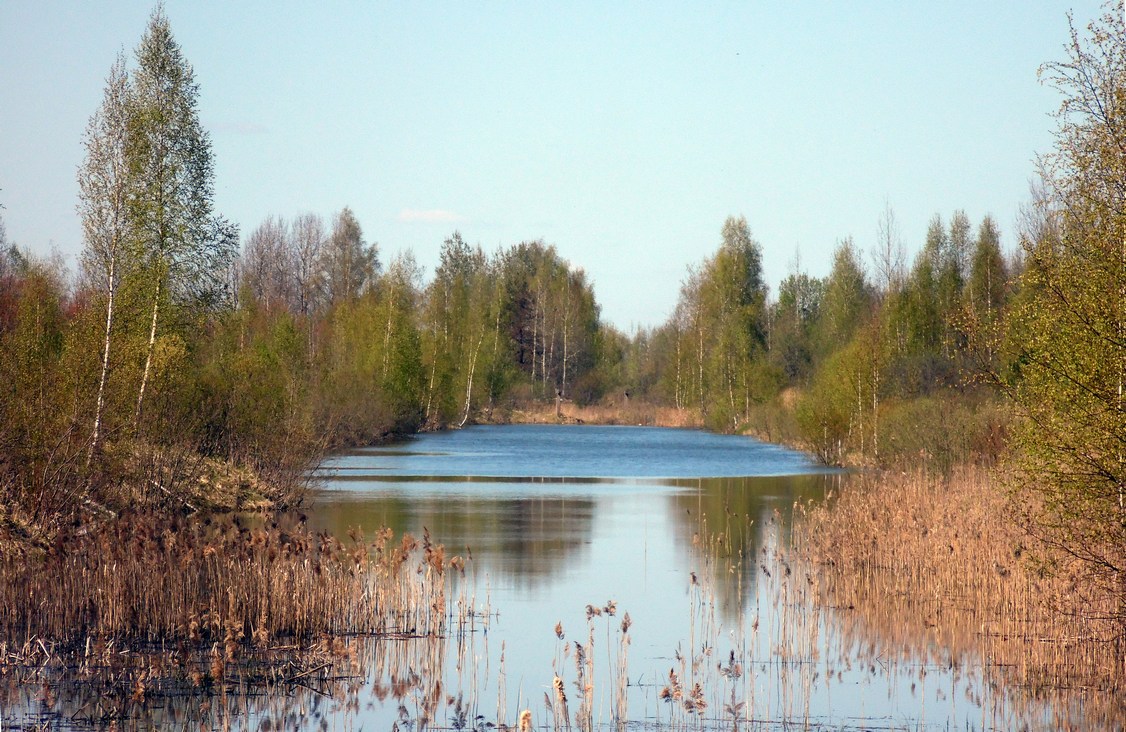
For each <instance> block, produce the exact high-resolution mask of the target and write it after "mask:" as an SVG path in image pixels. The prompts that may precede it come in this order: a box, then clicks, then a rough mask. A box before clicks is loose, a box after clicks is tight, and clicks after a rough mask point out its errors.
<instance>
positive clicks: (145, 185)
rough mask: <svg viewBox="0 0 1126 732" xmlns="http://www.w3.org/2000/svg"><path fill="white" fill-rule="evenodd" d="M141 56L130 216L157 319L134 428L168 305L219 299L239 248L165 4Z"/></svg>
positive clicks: (132, 116) (135, 78) (195, 89)
mask: <svg viewBox="0 0 1126 732" xmlns="http://www.w3.org/2000/svg"><path fill="white" fill-rule="evenodd" d="M136 56H137V64H138V66H137V69H136V71H135V72H134V73H133V75H132V87H131V93H130V95H129V99H130V104H129V135H128V160H129V178H130V192H129V203H130V222H131V225H132V227H133V231H134V235H135V241H134V244H135V247H136V251H137V254H138V256H139V259H140V263H141V264H142V265H143V267H144V269H145V275H146V278H147V280H148V285H147V289H148V291H149V293H150V295H149V300H150V311H151V319H150V321H149V336H148V342H147V346H146V348H145V359H144V367H143V370H142V375H141V383H140V387H139V388H138V391H137V406H136V411H135V413H134V428H136V427H137V426H138V425H139V423H140V419H141V414H142V411H143V408H144V401H145V392H146V389H147V387H148V384H149V381H150V379H151V377H152V369H153V357H154V353H155V351H156V344H157V336H158V333H159V332H160V328H161V315H162V309H164V308H167V307H168V304H169V303H170V302H173V301H175V300H176V299H179V300H181V301H195V302H199V303H204V304H207V303H213V302H214V301H216V300H217V299H218V297H219V296H220V294H221V293H222V292H223V291H224V290H225V287H226V280H225V276H226V272H227V269H228V265H229V263H230V261H231V259H232V258H233V256H234V254H235V248H234V247H235V242H234V241H232V237H231V233H232V227H231V226H230V225H229V224H227V223H226V222H225V221H223V220H221V219H217V218H216V217H215V216H214V215H213V214H212V199H213V196H214V166H213V162H212V155H211V140H210V138H209V137H208V135H207V132H206V131H205V130H204V129H203V127H202V125H201V124H200V121H199V112H198V109H197V105H198V101H199V86H198V84H197V83H196V81H195V74H194V72H193V71H192V67H191V66H190V65H189V64H188V62H187V60H186V59H185V58H184V55H183V53H182V52H181V50H180V46H179V45H178V44H177V43H176V40H175V39H174V38H173V36H172V30H171V28H170V27H169V24H168V18H167V17H166V16H165V14H164V10H163V8H159V7H158V8H157V10H156V11H155V12H154V13H153V15H152V17H151V19H150V20H149V26H148V28H147V30H146V31H145V34H144V36H143V37H142V39H141V43H140V45H139V46H138V48H137V54H136Z"/></svg>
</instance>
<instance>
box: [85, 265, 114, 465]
mask: <svg viewBox="0 0 1126 732" xmlns="http://www.w3.org/2000/svg"><path fill="white" fill-rule="evenodd" d="M116 270H117V257H111V259H110V263H109V288H108V289H109V301H108V302H107V303H106V337H105V340H104V341H103V344H102V373H101V376H100V377H99V379H98V402H97V405H96V406H95V407H94V434H93V436H92V437H91V438H90V452H89V454H87V455H86V467H90V463H91V462H92V461H93V459H94V454H95V453H96V452H97V451H98V442H99V440H100V439H101V434H102V411H103V410H104V409H105V394H106V379H107V377H108V375H109V347H110V332H111V331H112V330H113V299H114V295H115V294H116V292H117V282H116V279H115V277H116Z"/></svg>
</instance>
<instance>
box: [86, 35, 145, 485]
mask: <svg viewBox="0 0 1126 732" xmlns="http://www.w3.org/2000/svg"><path fill="white" fill-rule="evenodd" d="M128 127H129V79H128V76H127V73H126V70H125V57H124V55H119V56H118V58H117V60H116V61H115V62H114V64H113V66H112V68H111V69H110V73H109V77H108V79H107V80H106V88H105V93H104V96H103V98H102V105H101V107H100V108H99V109H98V111H97V112H95V113H94V116H93V117H91V118H90V122H89V124H88V125H87V127H86V135H85V139H84V141H83V144H84V146H85V148H86V159H85V161H84V162H83V164H82V167H81V168H79V171H78V189H79V197H78V213H79V217H80V218H81V220H82V235H83V239H84V242H85V248H84V249H83V252H82V261H83V264H84V265H85V267H86V268H87V270H88V271H89V272H90V273H91V275H92V276H93V279H94V282H95V284H96V286H97V288H98V290H99V291H100V293H101V295H102V296H103V297H104V298H105V308H106V319H105V330H104V334H103V338H102V354H101V361H102V363H101V369H100V372H99V377H98V396H97V399H96V401H95V406H94V425H93V433H92V435H91V437H90V450H89V453H88V455H87V463H89V462H90V461H91V460H92V459H93V457H94V455H95V453H97V451H98V447H99V443H100V441H101V436H102V420H103V414H104V412H105V393H106V381H107V380H108V378H109V371H110V347H111V344H112V342H113V328H114V306H115V305H116V300H117V293H118V288H119V287H120V284H121V280H122V274H123V272H124V271H125V270H126V269H127V268H129V267H131V266H132V264H133V262H132V260H131V258H130V254H131V251H130V249H129V236H130V231H131V229H130V225H129V215H128V205H127V204H128V196H129V169H128V158H127V147H128Z"/></svg>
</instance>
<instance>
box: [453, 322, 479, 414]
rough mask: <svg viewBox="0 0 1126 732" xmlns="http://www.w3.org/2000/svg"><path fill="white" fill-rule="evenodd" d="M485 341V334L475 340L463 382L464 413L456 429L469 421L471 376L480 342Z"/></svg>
mask: <svg viewBox="0 0 1126 732" xmlns="http://www.w3.org/2000/svg"><path fill="white" fill-rule="evenodd" d="M484 340H485V334H484V333H483V332H482V333H481V337H480V338H478V339H477V345H476V346H474V347H473V355H472V356H471V357H470V359H469V376H468V378H466V380H465V413H464V414H463V415H462V416H461V424H459V425H458V427H464V426H465V423H466V422H468V421H469V408H470V406H471V405H472V403H473V374H474V373H475V372H476V371H477V354H478V353H480V352H481V342H482V341H484Z"/></svg>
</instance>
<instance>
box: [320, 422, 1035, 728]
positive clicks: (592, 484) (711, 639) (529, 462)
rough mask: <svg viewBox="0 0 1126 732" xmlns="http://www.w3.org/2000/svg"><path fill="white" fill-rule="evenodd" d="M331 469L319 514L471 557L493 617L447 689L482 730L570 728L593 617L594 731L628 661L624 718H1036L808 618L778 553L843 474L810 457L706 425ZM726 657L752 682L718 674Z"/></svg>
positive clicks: (361, 460) (899, 721)
mask: <svg viewBox="0 0 1126 732" xmlns="http://www.w3.org/2000/svg"><path fill="white" fill-rule="evenodd" d="M322 473H323V475H324V478H325V488H324V490H323V492H321V493H320V495H319V496H318V499H317V503H316V508H315V510H314V511H313V512H312V514H311V520H314V521H315V522H317V524H318V526H320V527H323V528H326V529H328V530H331V531H335V532H341V533H343V532H345V531H346V530H347V529H348V527H351V526H360V527H363V528H365V529H366V530H372V529H374V528H376V527H379V526H383V525H387V526H390V527H392V528H394V529H395V530H396V531H397V532H401V531H411V532H421V531H422V530H423V528H424V527H425V528H427V529H429V531H430V532H431V534H432V535H433V536H434V537H435V540H436V541H440V542H442V543H444V544H445V545H446V546H447V547H449V548H450V550H451V552H453V553H462V552H463V551H464V550H465V547H468V548H469V550H471V552H472V556H473V566H474V570H475V579H474V580H473V584H472V586H471V588H470V590H469V591H470V592H471V593H472V594H473V597H474V603H475V607H477V608H478V609H479V610H483V611H484V612H485V613H487V614H488V613H491V614H489V615H488V620H487V623H482V624H480V625H479V626H478V628H477V631H476V632H475V633H472V634H470V635H469V636H468V637H467V638H466V639H465V640H464V642H463V643H461V644H458V647H457V649H456V650H454V649H450V650H449V651H447V652H446V654H445V656H444V658H445V663H446V667H447V668H446V680H445V689H444V693H445V694H446V695H447V696H448V697H450V698H455V699H456V698H457V697H459V695H461V696H463V698H465V699H470V698H471V699H472V700H473V705H472V706H471V713H469V714H468V715H467V716H466V717H465V719H464V721H468V723H469V726H472V722H473V718H474V716H476V715H478V714H479V715H481V721H484V720H488V721H490V722H492V721H503V722H507V723H508V724H510V725H515V722H516V719H517V715H518V713H519V711H520V710H522V709H525V708H528V709H531V710H532V711H533V719H534V721H535V723H536V725H537V728H544V729H549V728H551V727H552V725H553V723H555V724H561V723H560V721H559V718H558V716H557V715H558V709H557V710H556V712H555V714H554V715H553V713H552V712H550V711H549V710H548V708H547V703H546V702H545V699H544V695H545V692H547V693H548V694H551V692H552V680H553V677H554V675H555V674H557V673H558V674H559V675H560V677H561V678H562V679H563V680H564V682H565V688H566V694H567V695H568V697H569V713H570V714H571V715H573V714H574V712H575V709H576V708H577V707H578V702H579V700H578V699H577V696H578V692H577V690H576V687H575V684H574V682H575V680H576V675H577V671H576V665H575V663H574V653H573V647H574V643H575V642H576V641H578V642H580V643H584V644H585V643H586V642H588V640H589V639H590V638H591V637H592V636H591V635H590V634H591V632H592V631H591V629H592V628H593V634H594V635H593V638H594V648H595V656H596V659H597V660H596V664H595V681H594V684H593V686H594V687H595V691H594V699H593V707H594V708H593V710H592V713H591V717H592V718H593V721H594V723H595V725H596V726H598V725H599V724H601V725H603V726H605V727H606V728H611V722H612V719H613V710H614V705H615V699H614V697H615V691H614V682H615V680H616V679H617V678H618V677H617V675H618V674H619V672H620V669H621V667H622V666H626V668H627V671H626V673H627V676H628V684H629V686H628V690H627V692H626V695H627V703H628V718H629V719H630V721H631V724H632V725H634V726H641V727H645V726H654V727H655V726H660V725H664V726H666V727H667V726H671V727H687V728H696V727H697V726H703V727H710V728H716V729H719V728H723V729H730V728H731V727H732V722H733V718H734V717H737V718H739V719H740V720H741V724H742V725H743V726H744V727H746V726H747V725H748V724H750V726H756V725H757V726H772V725H774V724H783V723H797V724H799V725H803V726H811V727H819V728H820V727H824V728H872V727H878V728H904V729H947V728H959V729H965V728H971V729H972V728H982V727H995V726H998V725H999V726H1001V727H1005V726H1008V725H1009V724H1018V723H1021V722H1023V721H1026V720H1028V719H1031V721H1032V723H1033V724H1034V725H1035V724H1036V722H1037V721H1038V720H1040V719H1041V717H1038V716H1037V713H1036V712H1035V711H1034V712H1033V713H1032V716H1031V717H1028V716H1027V710H1025V712H1024V713H1023V714H1024V715H1025V716H1023V717H1020V718H1019V719H1018V718H1017V717H1016V716H1014V715H1016V714H1017V713H1016V712H1012V711H1010V710H1008V709H1006V708H1005V706H1004V704H1003V703H1001V702H1000V701H999V700H998V699H997V698H996V697H995V696H991V694H990V688H989V686H988V684H987V683H985V682H984V681H983V679H982V678H981V676H980V674H978V673H974V672H972V671H968V670H967V669H966V668H964V667H962V666H961V664H959V663H958V662H957V661H956V660H955V659H950V658H946V657H944V656H943V654H942V653H941V651H938V650H936V651H935V653H933V654H928V657H927V658H919V659H911V658H907V659H903V658H901V657H899V656H898V654H891V653H888V652H885V651H884V650H881V649H880V643H879V641H878V639H873V640H871V641H870V642H868V643H867V644H865V643H857V641H856V639H855V638H845V637H843V636H841V634H840V632H839V630H834V627H835V626H834V624H833V623H832V621H831V619H830V618H826V617H825V616H824V615H823V614H819V613H815V612H813V610H812V609H811V607H810V606H809V604H808V598H805V597H804V596H800V592H799V590H800V589H801V588H794V587H792V585H791V584H788V583H787V580H786V579H785V576H784V575H785V571H784V570H782V571H779V569H780V566H781V565H778V564H776V563H775V562H774V557H775V553H776V552H777V551H778V550H780V549H784V548H785V545H786V539H787V535H786V532H785V526H786V525H787V522H788V521H789V517H790V513H791V511H792V508H793V506H794V505H795V503H804V502H807V501H821V500H823V499H824V497H825V496H826V494H827V493H828V491H830V490H831V489H832V490H836V489H839V488H840V487H841V484H842V483H843V481H845V480H846V477H845V476H842V475H841V474H839V473H838V472H836V471H831V470H827V469H825V468H823V467H821V466H818V465H817V464H816V463H814V462H813V461H812V460H811V459H810V458H809V457H808V456H806V455H804V454H802V453H799V452H795V451H793V450H788V449H785V448H781V447H777V446H774V445H767V444H763V443H761V442H758V441H755V440H753V439H750V438H746V437H738V436H726V435H714V434H710V433H706V432H701V431H695V430H675V429H660V428H644V427H587V426H581V427H573V426H538V425H537V426H529V425H518V426H503V427H472V428H468V429H465V430H461V431H455V432H447V433H439V434H427V435H422V436H420V437H417V438H415V439H412V440H410V441H408V442H404V443H401V444H396V445H389V446H381V447H373V448H367V449H360V450H354V451H350V452H348V453H347V454H343V455H340V456H338V457H336V458H334V459H332V460H330V461H328V462H327V463H326V464H325V465H324V466H323V469H322ZM705 517H706V521H707V524H706V526H705V524H704V523H703V520H704V518H705ZM714 533H722V534H724V536H725V539H726V542H727V547H726V549H725V550H724V551H722V552H721V554H722V555H723V558H721V559H720V560H718V561H712V560H709V559H708V557H709V553H708V552H706V551H704V550H703V549H702V548H701V546H699V544H701V543H702V542H701V541H700V537H702V536H707V535H709V534H714ZM772 568H773V571H771V570H772ZM610 600H613V601H614V602H615V603H616V608H617V615H616V616H615V617H612V618H610V617H607V616H606V615H605V614H604V615H603V616H600V617H595V618H592V619H591V620H590V621H589V622H588V618H587V611H586V608H587V605H592V606H595V607H600V606H605V605H606V604H607V603H608V601H610ZM625 612H628V613H629V615H630V618H631V620H632V623H633V624H632V627H631V628H630V630H629V636H630V645H629V647H628V662H627V663H624V664H623V663H622V661H621V632H620V620H621V618H622V617H623V613H625ZM557 622H558V623H561V625H562V628H563V631H564V635H565V639H566V640H565V641H560V640H559V639H558V638H557V637H556V635H555V632H554V627H555V625H556V623H557ZM567 644H570V647H569V648H567V653H566V654H565V653H564V651H563V649H564V647H565V646H567ZM502 652H503V656H504V661H503V666H502V664H501V655H502ZM732 652H734V653H735V654H736V656H737V658H738V660H739V662H740V665H741V666H743V667H744V668H743V674H742V676H741V677H739V678H738V679H733V678H732V676H731V675H730V674H725V673H724V672H723V669H722V665H724V664H726V662H727V661H728V660H729V659H730V658H731V656H730V654H731V653H732ZM671 669H675V670H676V672H677V673H678V675H679V677H680V679H681V680H682V682H683V681H685V680H689V679H697V680H702V681H703V682H704V686H705V688H706V689H707V694H708V696H707V698H708V703H709V706H708V708H707V709H706V710H705V711H704V712H702V713H701V714H698V715H692V714H686V713H684V712H683V711H682V710H679V711H678V707H677V706H676V705H671V704H668V703H666V702H664V701H662V700H661V699H660V693H661V690H662V689H663V688H664V687H665V686H666V685H668V682H669V671H670V670H671ZM400 701H401V700H400ZM405 706H406V708H407V711H408V712H411V711H412V709H413V708H412V707H410V705H409V704H408V705H405ZM361 707H362V708H361V710H360V711H355V710H353V711H352V712H351V713H353V714H355V715H356V716H355V717H354V718H352V719H351V720H350V722H349V723H354V724H358V723H361V722H362V723H363V724H365V725H367V726H369V727H372V728H376V729H378V728H381V727H383V726H388V725H390V724H391V722H392V720H394V719H395V718H396V715H399V714H401V710H400V709H399V702H390V701H388V702H385V703H372V702H371V700H369V704H368V705H367V706H363V705H361ZM725 707H728V708H727V709H725ZM406 716H408V717H410V716H411V715H410V714H408V715H406ZM436 716H437V719H436V722H437V723H438V725H439V726H448V727H455V728H456V727H457V726H458V725H459V724H460V723H461V722H462V721H463V720H462V719H459V718H458V715H457V713H456V707H448V709H447V713H446V717H445V718H443V717H442V715H441V714H440V713H439V714H438V715H436ZM328 718H329V719H333V717H332V716H331V715H329V717H328ZM747 720H751V721H750V722H748V721H747ZM570 721H572V722H574V719H573V718H572V719H571V720H570Z"/></svg>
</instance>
